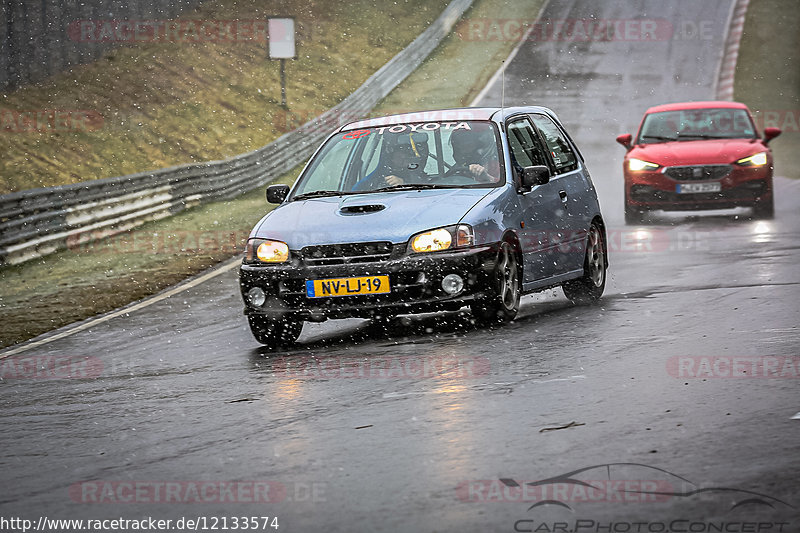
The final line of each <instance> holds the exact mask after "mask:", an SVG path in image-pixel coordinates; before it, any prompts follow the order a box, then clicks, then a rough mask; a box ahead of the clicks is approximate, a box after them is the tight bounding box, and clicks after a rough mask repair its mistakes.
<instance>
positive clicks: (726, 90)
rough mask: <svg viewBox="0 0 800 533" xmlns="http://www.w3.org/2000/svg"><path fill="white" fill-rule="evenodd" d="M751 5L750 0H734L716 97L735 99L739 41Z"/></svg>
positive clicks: (715, 92) (719, 98) (718, 98)
mask: <svg viewBox="0 0 800 533" xmlns="http://www.w3.org/2000/svg"><path fill="white" fill-rule="evenodd" d="M749 5H750V0H734V5H733V9H732V12H731V17H730V21H729V23H728V36H727V38H726V39H725V50H724V52H723V55H722V63H721V64H720V69H719V75H718V76H717V83H716V89H715V91H714V97H715V98H716V99H717V100H733V81H734V76H735V74H736V61H737V60H738V59H739V43H740V42H741V40H742V32H743V30H744V19H745V15H746V14H747V7H748V6H749Z"/></svg>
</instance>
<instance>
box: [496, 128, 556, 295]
mask: <svg viewBox="0 0 800 533" xmlns="http://www.w3.org/2000/svg"><path fill="white" fill-rule="evenodd" d="M506 131H507V134H508V145H509V152H510V154H511V165H512V168H513V169H514V171H513V173H514V175H515V179H516V180H517V183H518V184H519V175H520V172H521V170H522V168H523V167H528V166H534V165H548V166H549V163H548V160H547V158H546V154H545V152H544V148H543V145H542V143H541V141H540V140H539V137H538V135H537V133H536V131H535V130H534V128H533V125H532V123H531V121H530V119H529V118H528V117H519V118H513V119H511V120H509V122H508V123H507V126H506ZM517 197H518V200H519V213H518V215H519V216H518V218H519V223H520V228H519V229H518V230H517V231H518V234H519V235H520V241H521V243H520V244H521V248H522V260H523V280H522V281H523V284H524V285H523V288H524V289H525V290H529V289H531V288H533V285H536V284H539V283H538V282H540V281H542V280H546V279H548V278H550V277H552V276H553V275H554V274H555V272H556V265H555V263H554V261H553V250H552V247H553V244H554V242H553V239H552V236H553V234H554V231H555V230H556V226H555V225H554V220H555V217H556V211H557V210H558V209H560V208H561V200H560V199H559V197H558V192H557V191H556V190H555V188H554V186H553V185H552V184H551V183H545V184H544V185H535V186H534V187H533V188H531V190H530V191H521V192H520V193H519V194H518V195H517ZM556 244H558V243H556Z"/></svg>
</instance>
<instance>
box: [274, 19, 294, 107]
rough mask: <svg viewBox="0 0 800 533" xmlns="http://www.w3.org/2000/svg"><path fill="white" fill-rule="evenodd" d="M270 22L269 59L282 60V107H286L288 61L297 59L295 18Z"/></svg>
mask: <svg viewBox="0 0 800 533" xmlns="http://www.w3.org/2000/svg"><path fill="white" fill-rule="evenodd" d="M268 20H269V58H270V59H280V60H281V107H283V108H284V109H285V108H286V107H287V106H286V70H285V69H286V66H285V62H286V60H287V59H295V58H297V50H296V48H295V45H294V17H274V18H270V19H268Z"/></svg>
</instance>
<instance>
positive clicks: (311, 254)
mask: <svg viewBox="0 0 800 533" xmlns="http://www.w3.org/2000/svg"><path fill="white" fill-rule="evenodd" d="M392 249H393V247H392V243H390V242H358V243H351V244H326V245H321V246H306V247H305V248H303V249H302V250H301V251H300V258H301V259H302V261H303V262H304V263H305V264H306V265H308V266H324V265H346V264H353V263H372V262H375V261H385V260H386V259H389V258H390V257H391V255H392Z"/></svg>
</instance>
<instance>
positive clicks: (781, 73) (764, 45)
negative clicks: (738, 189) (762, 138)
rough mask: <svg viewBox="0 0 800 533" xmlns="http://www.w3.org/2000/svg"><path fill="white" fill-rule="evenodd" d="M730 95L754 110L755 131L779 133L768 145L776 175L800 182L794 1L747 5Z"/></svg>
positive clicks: (799, 39) (799, 57) (798, 21)
mask: <svg viewBox="0 0 800 533" xmlns="http://www.w3.org/2000/svg"><path fill="white" fill-rule="evenodd" d="M776 13H780V16H776ZM733 90H734V99H735V100H737V101H739V102H742V103H744V104H747V106H748V107H749V108H750V110H751V111H753V113H754V115H755V117H756V121H757V122H758V126H759V129H760V130H762V131H763V128H764V127H765V126H775V127H778V128H781V129H782V130H783V133H782V134H781V136H780V137H778V138H777V139H775V140H774V141H772V142H771V143H770V146H771V147H772V151H773V153H774V155H775V173H776V174H777V175H779V176H786V177H790V178H795V179H800V150H798V148H799V147H800V10H798V9H797V2H796V0H760V1H759V2H750V6H749V7H748V9H747V18H746V19H745V24H744V33H743V35H742V41H741V46H740V48H739V59H738V61H737V64H736V78H735V83H734V89H733Z"/></svg>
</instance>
